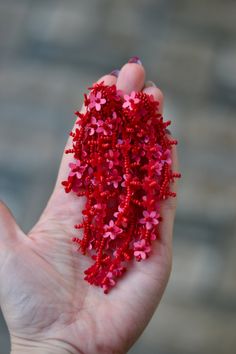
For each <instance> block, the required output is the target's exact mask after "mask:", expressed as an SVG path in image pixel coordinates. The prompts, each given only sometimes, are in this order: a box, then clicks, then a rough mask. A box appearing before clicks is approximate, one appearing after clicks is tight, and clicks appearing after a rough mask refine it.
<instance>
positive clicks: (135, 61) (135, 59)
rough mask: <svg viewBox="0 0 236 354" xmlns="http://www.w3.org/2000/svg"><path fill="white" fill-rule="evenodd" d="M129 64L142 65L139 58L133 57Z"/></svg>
mask: <svg viewBox="0 0 236 354" xmlns="http://www.w3.org/2000/svg"><path fill="white" fill-rule="evenodd" d="M128 63H135V64H139V65H142V62H141V60H140V59H139V57H132V58H130V59H129V61H128Z"/></svg>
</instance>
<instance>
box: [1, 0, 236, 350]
mask: <svg viewBox="0 0 236 354" xmlns="http://www.w3.org/2000/svg"><path fill="white" fill-rule="evenodd" d="M235 14H236V1H235V0H224V1H223V0H191V1H190V0H143V1H141V0H137V1H134V0H133V1H125V0H119V1H117V0H115V1H110V0H91V1H79V0H78V1H76V0H67V1H62V0H41V1H36V0H5V1H4V0H0V123H1V124H0V152H1V153H0V171H1V173H0V197H1V199H3V200H5V202H6V203H7V204H8V205H9V207H10V208H11V209H12V210H13V213H14V215H15V217H16V219H17V221H18V222H19V223H20V224H21V226H22V227H23V229H24V230H26V231H27V230H28V229H29V228H30V227H31V226H32V225H33V224H34V222H35V221H36V220H37V217H38V216H39V214H40V212H41V210H42V209H43V207H44V205H45V203H46V200H47V198H48V196H49V194H50V191H51V189H52V186H53V183H54V181H55V177H56V173H57V169H58V164H59V160H60V157H61V154H62V152H63V147H64V144H65V141H66V139H67V134H68V132H69V130H70V128H71V126H72V122H73V119H74V116H73V111H74V110H75V109H77V108H78V107H79V106H80V104H81V99H82V96H81V94H82V93H83V92H84V90H85V88H86V87H88V86H89V85H90V84H91V83H92V82H94V81H95V80H96V79H97V78H98V77H99V76H101V75H103V74H104V73H108V72H110V71H111V70H113V69H115V68H119V67H120V66H121V65H123V63H125V62H126V61H127V60H128V58H129V57H131V56H133V55H138V56H140V58H141V60H142V61H143V63H144V65H145V67H146V69H147V75H148V79H151V80H153V81H155V82H156V83H157V85H158V86H160V87H161V88H162V90H163V91H164V93H165V97H166V107H165V117H166V119H171V120H172V122H173V124H172V127H171V130H172V132H173V134H174V135H175V136H176V137H177V138H178V139H179V141H180V144H179V151H180V164H181V172H182V173H183V178H182V180H181V182H180V191H179V208H178V213H177V220H176V228H175V237H174V266H173V273H172V276H171V279H170V283H169V286H168V289H167V291H166V293H165V295H164V298H163V301H162V302H161V305H160V307H159V308H158V310H157V311H156V313H155V315H154V316H153V318H152V320H151V322H150V324H149V326H148V328H147V329H146V330H145V332H144V333H143V335H142V336H141V338H140V339H139V340H138V342H137V343H136V345H135V346H134V347H133V348H132V350H131V351H130V353H137V354H138V353H144V352H145V353H149V354H178V353H179V354H205V353H208V354H211V353H214V354H220V353H224V354H232V353H235V352H236V256H235V254H236V252H235V248H236V232H235V231H236V223H235V214H236V185H235V179H236V168H235V165H236V161H235V160H236V159H235V147H236V117H235V106H236V17H235ZM9 350H10V349H9V337H8V332H7V328H6V326H5V323H4V320H3V319H1V320H0V354H8V353H9Z"/></svg>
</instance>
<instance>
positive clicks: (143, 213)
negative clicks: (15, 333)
mask: <svg viewBox="0 0 236 354" xmlns="http://www.w3.org/2000/svg"><path fill="white" fill-rule="evenodd" d="M84 97H85V100H84V106H85V108H86V111H85V113H83V114H82V113H80V112H76V113H75V114H76V116H78V121H77V122H76V124H78V125H77V128H76V129H75V131H73V132H71V133H70V136H71V137H72V140H73V144H72V148H71V149H67V150H66V151H65V153H71V154H73V156H74V161H71V164H70V172H69V175H68V178H67V180H66V181H63V182H62V185H63V186H64V188H65V191H66V192H67V193H69V192H71V193H75V194H76V195H77V196H78V197H83V198H84V197H85V198H86V202H85V206H84V209H83V211H82V215H83V219H84V220H83V222H81V223H79V224H77V225H75V229H82V230H83V236H82V239H79V238H77V237H73V239H72V241H73V242H74V243H76V244H78V245H79V247H78V248H79V251H80V252H81V253H82V254H84V255H85V254H86V255H87V256H90V257H91V259H92V260H93V261H94V262H95V263H94V264H93V265H92V266H91V267H89V268H88V269H86V270H85V271H84V273H85V275H86V276H85V277H84V279H85V280H86V281H87V282H88V283H89V284H91V285H92V284H93V285H96V286H100V287H102V289H103V291H104V293H108V292H109V290H110V289H111V288H112V287H113V286H115V284H116V282H117V280H118V278H119V277H121V276H123V274H124V273H125V271H126V267H124V265H123V262H128V261H131V260H132V259H136V261H138V262H140V261H141V260H143V259H146V258H148V257H149V253H150V252H151V244H152V242H155V241H153V240H155V239H156V236H153V235H158V224H159V223H160V222H161V220H162V218H161V216H160V215H159V214H158V213H157V210H156V206H157V205H158V204H159V203H160V202H161V201H162V200H163V199H167V198H168V197H174V196H175V193H174V192H171V191H170V184H171V182H173V180H174V179H175V178H179V177H180V174H179V173H177V172H173V171H172V170H171V164H172V161H171V154H170V152H171V149H172V145H175V144H177V141H176V140H173V139H172V140H170V139H169V138H168V136H167V134H166V130H165V129H166V127H167V126H168V125H170V123H171V122H170V121H167V122H164V121H163V117H162V115H161V114H160V113H159V112H158V106H159V103H158V102H156V101H154V99H153V97H151V96H149V95H147V94H145V93H143V92H137V93H134V92H133V93H131V95H130V96H127V95H126V96H125V98H124V99H123V98H122V97H121V95H120V92H117V89H116V86H115V85H113V86H106V85H104V84H103V83H99V84H94V85H93V87H91V88H90V94H89V95H84ZM72 227H73V226H72Z"/></svg>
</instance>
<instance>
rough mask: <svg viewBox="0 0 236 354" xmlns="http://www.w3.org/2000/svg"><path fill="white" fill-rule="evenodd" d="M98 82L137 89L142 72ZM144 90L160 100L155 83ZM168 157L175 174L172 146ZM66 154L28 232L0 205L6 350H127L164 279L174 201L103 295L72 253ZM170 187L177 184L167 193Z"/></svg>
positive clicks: (133, 67)
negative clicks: (140, 256) (146, 253)
mask: <svg viewBox="0 0 236 354" xmlns="http://www.w3.org/2000/svg"><path fill="white" fill-rule="evenodd" d="M101 80H103V81H104V82H105V84H108V85H111V84H114V83H117V87H118V88H119V89H122V90H124V92H126V93H130V92H131V91H133V90H136V91H139V90H142V89H143V87H144V82H145V71H144V68H143V66H142V65H141V64H137V63H129V64H126V65H124V66H123V68H122V69H121V71H120V73H119V76H118V78H116V77H115V76H114V75H111V74H110V75H106V76H104V77H102V78H101V79H100V80H99V81H101ZM144 91H145V92H146V93H148V94H153V95H154V97H155V99H157V100H158V101H160V104H161V106H162V105H163V96H162V93H161V91H160V90H159V89H158V88H156V87H155V86H149V87H146V88H144ZM68 144H69V145H70V141H69V142H68ZM172 155H173V170H175V171H176V170H177V169H178V166H177V156H176V148H175V147H173V151H172ZM70 159H71V156H70V155H63V158H62V162H61V166H60V170H59V174H58V180H57V183H56V186H55V188H54V191H53V193H52V195H51V197H50V199H49V202H48V204H47V207H46V208H45V210H44V212H43V213H42V215H41V217H40V219H39V221H38V222H37V223H36V225H35V226H34V227H33V229H32V230H31V231H30V232H29V234H28V235H27V236H26V235H25V234H24V233H23V232H22V231H21V229H20V228H19V226H18V225H17V224H16V222H15V221H14V219H13V217H12V215H11V213H10V212H9V210H8V209H7V208H6V207H5V206H4V204H0V215H1V217H0V305H1V308H2V312H3V315H4V317H5V320H6V323H7V326H8V328H9V331H10V336H11V344H12V353H22V354H23V353H24V354H26V353H31V354H33V353H41V354H44V353H45V354H46V353H47V354H49V353H50V354H51V353H57V354H60V353H66V354H69V353H73V354H75V353H76V354H77V353H85V354H97V353H103V354H106V353H107V354H111V353H126V352H127V351H128V350H129V348H130V347H131V346H132V345H133V344H134V342H135V341H136V340H137V338H138V337H139V336H140V335H141V333H142V332H143V330H144V328H145V327H146V326H147V324H148V322H149V321H150V319H151V317H152V315H153V313H154V311H155V309H156V307H157V305H158V304H159V301H160V299H161V297H162V294H163V292H164V290H165V287H166V284H167V281H168V278H169V274H170V270H171V260H172V230H173V222H174V216H175V208H176V199H175V198H169V199H168V200H166V201H165V202H163V203H162V206H161V211H162V216H163V219H164V221H163V222H161V223H160V239H159V240H156V241H155V242H154V244H153V251H152V254H151V256H150V258H148V259H147V260H146V261H145V262H141V263H137V262H134V264H132V265H131V264H130V267H129V271H128V272H127V273H126V274H125V276H124V277H123V278H122V279H120V280H119V283H118V284H117V286H116V287H115V288H114V289H112V290H111V292H110V293H109V294H108V295H104V293H103V291H102V289H101V288H98V287H95V286H91V285H89V284H88V283H87V282H86V281H85V280H83V277H84V274H83V271H84V270H85V269H86V268H88V267H89V265H91V260H90V259H89V258H88V257H86V256H82V255H80V254H78V253H75V252H73V248H72V244H71V237H72V236H73V225H74V224H77V223H78V222H80V221H81V216H80V215H81V210H82V209H83V200H82V199H81V198H77V197H76V196H74V195H73V194H72V193H69V194H66V193H65V192H64V189H63V187H62V186H61V181H62V180H63V179H65V178H66V177H67V174H68V161H69V160H70ZM176 188H177V185H176V182H175V183H174V184H173V186H172V190H174V191H176ZM79 219H80V220H79Z"/></svg>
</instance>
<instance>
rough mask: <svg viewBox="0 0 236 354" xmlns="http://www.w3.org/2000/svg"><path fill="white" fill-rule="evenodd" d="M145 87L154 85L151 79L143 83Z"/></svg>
mask: <svg viewBox="0 0 236 354" xmlns="http://www.w3.org/2000/svg"><path fill="white" fill-rule="evenodd" d="M145 87H156V84H154V82H153V81H150V80H149V81H147V82H146V83H145Z"/></svg>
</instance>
